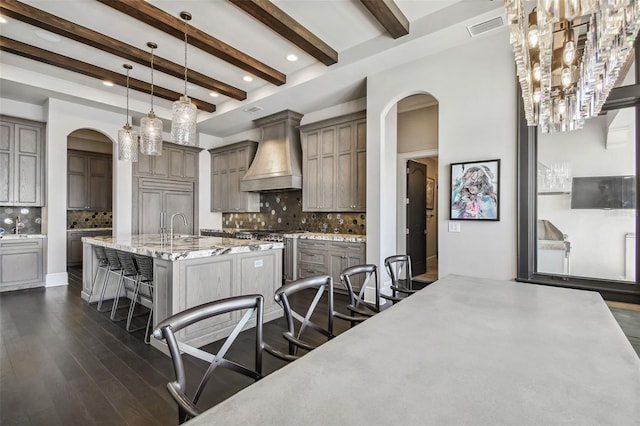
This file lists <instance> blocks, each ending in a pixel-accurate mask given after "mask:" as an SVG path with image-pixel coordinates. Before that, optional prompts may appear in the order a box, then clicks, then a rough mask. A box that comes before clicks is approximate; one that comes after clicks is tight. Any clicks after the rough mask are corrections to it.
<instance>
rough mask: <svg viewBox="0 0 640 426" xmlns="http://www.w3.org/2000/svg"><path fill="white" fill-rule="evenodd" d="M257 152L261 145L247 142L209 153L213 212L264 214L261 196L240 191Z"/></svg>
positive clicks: (212, 150)
mask: <svg viewBox="0 0 640 426" xmlns="http://www.w3.org/2000/svg"><path fill="white" fill-rule="evenodd" d="M257 149H258V143H257V142H254V141H248V140H247V141H243V142H238V143H234V144H231V145H227V146H224V147H221V148H214V149H210V150H209V153H210V154H211V211H212V212H224V213H240V212H244V213H250V212H259V211H260V194H259V193H257V192H245V191H240V180H241V179H242V178H243V177H244V175H245V173H247V169H248V168H249V165H250V164H251V161H253V157H255V155H256V150H257Z"/></svg>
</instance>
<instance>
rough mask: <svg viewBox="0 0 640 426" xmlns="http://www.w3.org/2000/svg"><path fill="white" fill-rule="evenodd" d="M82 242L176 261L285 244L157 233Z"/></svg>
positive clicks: (275, 247)
mask: <svg viewBox="0 0 640 426" xmlns="http://www.w3.org/2000/svg"><path fill="white" fill-rule="evenodd" d="M82 242H83V243H88V244H94V245H99V246H103V247H110V248H113V249H116V250H122V251H127V252H129V253H136V254H140V255H143V256H151V257H155V258H159V259H164V260H170V261H176V260H185V259H195V258H199V257H209V256H220V255H224V254H238V253H248V252H252V251H259V250H271V249H281V248H284V243H274V242H265V241H258V240H240V239H236V238H220V237H200V236H195V235H184V236H180V237H178V238H174V239H173V240H169V239H168V238H166V239H163V238H161V236H160V235H159V234H142V235H125V236H122V235H118V236H96V237H83V238H82Z"/></svg>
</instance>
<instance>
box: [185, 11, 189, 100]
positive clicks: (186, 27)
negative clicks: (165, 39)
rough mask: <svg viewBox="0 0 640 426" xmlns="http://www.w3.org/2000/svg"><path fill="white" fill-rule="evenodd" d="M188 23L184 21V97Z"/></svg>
mask: <svg viewBox="0 0 640 426" xmlns="http://www.w3.org/2000/svg"><path fill="white" fill-rule="evenodd" d="M188 27H189V21H187V20H186V19H185V20H184V97H185V98H186V97H187V31H188Z"/></svg>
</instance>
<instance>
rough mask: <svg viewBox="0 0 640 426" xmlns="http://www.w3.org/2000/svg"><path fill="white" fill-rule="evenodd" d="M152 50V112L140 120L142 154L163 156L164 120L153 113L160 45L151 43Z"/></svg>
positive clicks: (148, 44)
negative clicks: (156, 53) (155, 60)
mask: <svg viewBox="0 0 640 426" xmlns="http://www.w3.org/2000/svg"><path fill="white" fill-rule="evenodd" d="M147 46H149V48H150V49H151V111H149V114H147V115H145V116H144V117H142V119H141V120H140V139H141V143H140V152H141V153H143V154H147V155H162V120H160V119H159V118H158V117H156V114H155V113H154V112H153V50H154V49H157V48H158V45H157V44H155V43H153V42H151V41H150V42H149V43H147Z"/></svg>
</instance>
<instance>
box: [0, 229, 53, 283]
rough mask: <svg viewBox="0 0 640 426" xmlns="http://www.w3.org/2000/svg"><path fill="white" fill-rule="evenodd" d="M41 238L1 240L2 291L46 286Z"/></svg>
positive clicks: (0, 270)
mask: <svg viewBox="0 0 640 426" xmlns="http://www.w3.org/2000/svg"><path fill="white" fill-rule="evenodd" d="M43 262H44V254H43V240H42V239H41V238H15V239H0V291H9V290H17V289H21V288H29V287H38V286H42V285H44V263H43Z"/></svg>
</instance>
